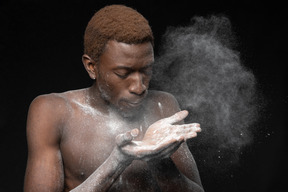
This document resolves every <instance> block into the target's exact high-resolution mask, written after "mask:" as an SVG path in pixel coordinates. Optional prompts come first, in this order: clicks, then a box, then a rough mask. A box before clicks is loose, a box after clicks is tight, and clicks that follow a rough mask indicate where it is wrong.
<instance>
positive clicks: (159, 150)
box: [24, 41, 203, 192]
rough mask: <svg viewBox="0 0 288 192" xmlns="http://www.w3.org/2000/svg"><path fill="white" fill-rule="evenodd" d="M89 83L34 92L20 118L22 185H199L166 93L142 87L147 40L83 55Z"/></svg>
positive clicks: (184, 128)
mask: <svg viewBox="0 0 288 192" xmlns="http://www.w3.org/2000/svg"><path fill="white" fill-rule="evenodd" d="M82 60H83V63H84V66H85V68H86V70H87V72H88V74H89V75H90V77H91V78H92V79H96V81H95V83H94V84H93V86H92V87H90V88H87V89H81V90H75V91H69V92H65V93H60V94H48V95H42V96H39V97H37V98H36V99H35V100H34V101H33V102H32V104H31V106H30V109H29V114H28V120H27V139H28V148H29V155H28V163H27V170H26V176H25V186H24V191H25V192H28V191H29V192H30V191H37V192H38V191H43V192H45V191H55V192H56V191H85V192H87V191H145V192H147V191H173V192H174V191H203V188H202V185H201V181H200V177H199V173H198V170H197V166H196V163H195V161H194V159H193V156H192V154H191V153H190V151H189V149H188V147H187V145H186V142H185V141H186V140H187V139H191V138H193V137H196V135H197V132H199V131H201V129H200V127H199V124H196V123H195V124H194V123H192V124H182V123H183V119H184V118H185V117H186V116H187V115H188V112H187V111H180V112H179V106H178V103H177V101H176V100H175V99H174V97H173V96H172V95H170V94H168V93H164V92H159V91H149V92H148V86H149V81H150V78H151V72H152V63H153V61H154V55H153V48H152V45H151V43H149V42H148V43H143V44H131V45H129V44H125V43H120V42H116V41H109V42H108V43H107V46H106V49H105V51H104V52H103V54H102V55H101V56H100V61H99V63H96V62H95V61H94V60H92V59H91V58H90V57H89V56H88V55H83V58H82Z"/></svg>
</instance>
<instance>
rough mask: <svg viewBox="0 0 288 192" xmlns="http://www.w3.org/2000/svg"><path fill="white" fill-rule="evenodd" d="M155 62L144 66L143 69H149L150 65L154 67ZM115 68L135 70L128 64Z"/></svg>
mask: <svg viewBox="0 0 288 192" xmlns="http://www.w3.org/2000/svg"><path fill="white" fill-rule="evenodd" d="M153 63H154V62H151V63H149V64H148V65H146V66H144V67H142V68H141V69H147V68H149V67H152V64H153ZM115 69H116V70H117V69H125V70H133V68H132V67H127V66H117V67H115Z"/></svg>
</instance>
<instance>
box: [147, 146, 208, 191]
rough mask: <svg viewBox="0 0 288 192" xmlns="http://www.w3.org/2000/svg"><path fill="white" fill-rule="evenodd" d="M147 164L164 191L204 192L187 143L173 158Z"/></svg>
mask: <svg viewBox="0 0 288 192" xmlns="http://www.w3.org/2000/svg"><path fill="white" fill-rule="evenodd" d="M147 163H148V166H149V168H150V170H151V172H152V175H153V176H154V177H155V179H156V180H157V183H158V185H159V187H160V188H161V190H162V191H171V192H173V191H185V192H186V191H193V192H203V191H204V189H203V187H202V184H201V180H200V176H199V173H198V169H197V166H196V163H195V161H194V158H193V156H192V154H191V153H190V151H189V149H188V147H187V145H186V143H183V144H182V145H181V146H180V147H179V149H178V150H177V151H176V152H175V153H174V154H173V155H172V156H171V157H169V158H163V159H158V160H152V161H148V162H147Z"/></svg>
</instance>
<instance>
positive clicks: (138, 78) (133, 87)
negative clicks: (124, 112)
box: [129, 72, 147, 96]
mask: <svg viewBox="0 0 288 192" xmlns="http://www.w3.org/2000/svg"><path fill="white" fill-rule="evenodd" d="M146 90H147V86H146V85H145V83H144V82H143V76H142V74H141V73H138V72H136V73H135V74H133V77H132V79H131V83H130V86H129V92H130V93H132V94H135V95H139V96H141V95H143V94H144V93H145V92H146Z"/></svg>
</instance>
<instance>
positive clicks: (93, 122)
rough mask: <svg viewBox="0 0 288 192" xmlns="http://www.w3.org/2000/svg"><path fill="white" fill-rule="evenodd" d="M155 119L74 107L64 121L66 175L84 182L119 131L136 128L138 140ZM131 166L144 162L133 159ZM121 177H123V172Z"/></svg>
mask: <svg viewBox="0 0 288 192" xmlns="http://www.w3.org/2000/svg"><path fill="white" fill-rule="evenodd" d="M154 121H155V119H154V118H151V117H148V116H145V117H143V118H141V119H139V120H138V121H133V122H129V121H125V120H123V119H120V118H119V117H118V116H115V115H108V116H103V115H102V114H100V113H97V112H96V111H94V112H93V111H85V110H82V109H78V110H75V111H74V112H73V115H71V118H69V121H67V122H66V126H65V128H64V129H63V139H62V141H61V154H62V158H63V164H64V171H65V177H67V178H66V179H68V180H69V179H70V180H71V181H72V180H74V181H75V182H83V181H84V180H85V179H86V178H87V177H88V176H89V175H91V174H92V173H93V172H94V171H95V170H96V169H97V168H98V167H99V166H100V165H101V164H102V163H103V162H104V161H105V160H106V159H107V158H108V157H109V155H110V153H111V152H112V150H113V148H114V147H115V145H116V144H115V137H116V136H117V135H118V134H122V133H125V132H127V131H130V130H132V129H134V128H138V129H139V130H140V135H139V136H138V137H137V138H135V139H136V140H140V139H142V137H143V135H144V133H145V131H146V129H147V128H148V127H149V126H150V125H151V124H152V123H153V122H154ZM133 166H137V169H138V168H139V167H142V168H144V167H145V166H146V165H145V164H143V163H135V165H132V167H131V170H133ZM144 170H145V169H144ZM127 171H129V169H128V170H127ZM120 179H122V180H123V179H124V180H125V175H123V176H122V177H120Z"/></svg>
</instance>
